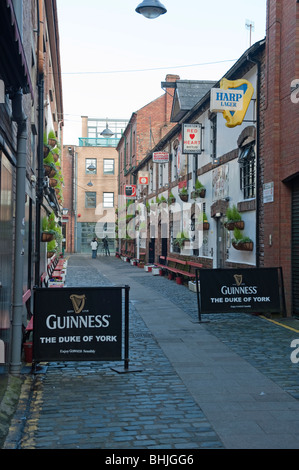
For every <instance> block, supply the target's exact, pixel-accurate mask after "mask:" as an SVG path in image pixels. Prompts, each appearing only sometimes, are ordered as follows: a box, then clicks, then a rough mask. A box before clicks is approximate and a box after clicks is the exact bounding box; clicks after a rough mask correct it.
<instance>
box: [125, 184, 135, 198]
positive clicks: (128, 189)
mask: <svg viewBox="0 0 299 470" xmlns="http://www.w3.org/2000/svg"><path fill="white" fill-rule="evenodd" d="M125 196H126V197H128V198H135V197H136V184H126V185H125Z"/></svg>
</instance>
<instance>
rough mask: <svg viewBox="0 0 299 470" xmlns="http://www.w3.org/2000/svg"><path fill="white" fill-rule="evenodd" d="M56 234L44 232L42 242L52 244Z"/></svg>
mask: <svg viewBox="0 0 299 470" xmlns="http://www.w3.org/2000/svg"><path fill="white" fill-rule="evenodd" d="M54 237H55V233H54V232H53V233H52V232H42V234H41V241H42V242H50V241H52V240H54Z"/></svg>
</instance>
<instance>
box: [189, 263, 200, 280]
mask: <svg viewBox="0 0 299 470" xmlns="http://www.w3.org/2000/svg"><path fill="white" fill-rule="evenodd" d="M187 263H188V265H189V266H190V271H189V274H190V275H191V274H192V277H194V278H195V277H196V270H197V269H200V268H202V267H203V265H202V264H201V263H196V262H195V261H187Z"/></svg>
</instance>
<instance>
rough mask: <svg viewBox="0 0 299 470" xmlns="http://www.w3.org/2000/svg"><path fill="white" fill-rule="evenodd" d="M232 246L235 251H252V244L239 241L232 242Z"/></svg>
mask: <svg viewBox="0 0 299 470" xmlns="http://www.w3.org/2000/svg"><path fill="white" fill-rule="evenodd" d="M232 246H233V247H234V248H235V250H239V251H252V250H253V242H251V241H250V242H242V241H239V242H238V243H236V242H232Z"/></svg>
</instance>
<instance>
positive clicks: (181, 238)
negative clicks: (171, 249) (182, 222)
mask: <svg viewBox="0 0 299 470" xmlns="http://www.w3.org/2000/svg"><path fill="white" fill-rule="evenodd" d="M189 241H190V238H189V237H188V235H187V234H185V233H184V232H179V233H178V234H177V236H176V239H175V240H174V242H173V243H174V245H177V246H178V247H179V248H180V249H182V248H183V246H184V244H185V242H189Z"/></svg>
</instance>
